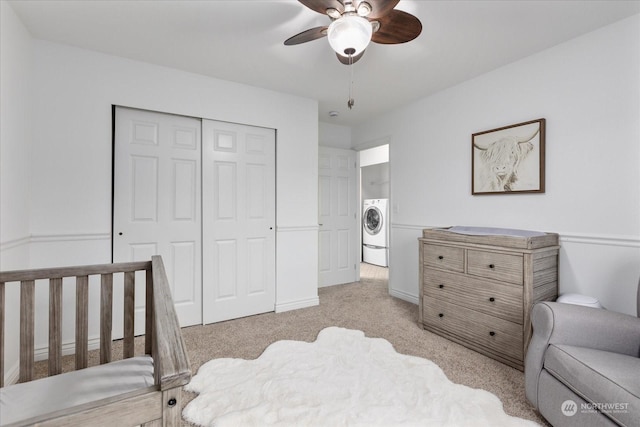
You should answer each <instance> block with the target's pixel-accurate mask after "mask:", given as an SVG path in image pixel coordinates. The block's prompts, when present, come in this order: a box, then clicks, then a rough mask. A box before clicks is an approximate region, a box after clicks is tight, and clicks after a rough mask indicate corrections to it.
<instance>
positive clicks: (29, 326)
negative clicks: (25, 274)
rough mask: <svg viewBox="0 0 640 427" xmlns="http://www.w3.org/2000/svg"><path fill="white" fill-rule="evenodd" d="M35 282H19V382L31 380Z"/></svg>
mask: <svg viewBox="0 0 640 427" xmlns="http://www.w3.org/2000/svg"><path fill="white" fill-rule="evenodd" d="M35 294H36V293H35V282H34V281H33V280H24V281H22V282H20V376H19V382H21V383H24V382H28V381H31V378H32V377H33V356H34V333H33V330H34V319H35V312H34V308H33V307H34V305H35Z"/></svg>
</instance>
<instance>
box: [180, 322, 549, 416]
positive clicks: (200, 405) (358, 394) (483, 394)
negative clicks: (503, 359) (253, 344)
mask: <svg viewBox="0 0 640 427" xmlns="http://www.w3.org/2000/svg"><path fill="white" fill-rule="evenodd" d="M185 389H186V390H188V391H193V392H196V393H199V396H197V397H196V398H195V399H194V400H193V401H191V402H190V403H189V404H188V405H187V406H186V407H185V408H184V411H183V416H184V418H185V419H186V420H188V421H190V422H192V423H195V424H200V425H204V426H216V427H223V426H242V427H245V426H271V425H273V426H296V427H297V426H332V427H333V426H452V427H453V426H455V427H460V426H474V427H476V426H492V427H493V426H536V425H537V424H536V423H533V422H531V421H526V420H523V419H520V418H515V417H511V416H509V415H507V414H506V413H505V412H504V411H503V409H502V403H501V402H500V400H499V399H498V398H497V397H496V396H495V395H493V394H491V393H489V392H487V391H484V390H480V389H472V388H469V387H467V386H463V385H459V384H454V383H452V382H451V381H449V380H448V379H447V377H446V376H445V374H444V372H442V370H441V369H440V368H439V367H438V366H437V365H436V364H435V363H433V362H431V361H429V360H427V359H422V358H419V357H414V356H407V355H403V354H400V353H397V352H396V351H395V350H394V348H393V347H392V345H391V344H390V343H389V342H388V341H386V340H384V339H381V338H367V337H365V336H364V333H363V332H361V331H355V330H350V329H343V328H336V327H331V328H326V329H324V330H322V331H321V332H320V334H318V338H317V340H316V341H315V342H313V343H307V342H300V341H278V342H276V343H273V344H271V345H270V346H269V347H268V348H267V349H266V350H265V351H264V353H262V355H261V356H260V357H259V358H258V359H256V360H243V359H214V360H211V361H209V362H207V363H205V364H204V365H202V366H201V367H200V369H199V370H198V374H197V375H195V376H194V377H193V379H192V380H191V383H189V384H188V385H186V386H185Z"/></svg>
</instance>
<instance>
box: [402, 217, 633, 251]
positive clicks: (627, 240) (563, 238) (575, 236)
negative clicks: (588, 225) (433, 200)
mask: <svg viewBox="0 0 640 427" xmlns="http://www.w3.org/2000/svg"><path fill="white" fill-rule="evenodd" d="M450 226H451V224H448V225H420V224H402V223H395V222H393V223H391V228H396V229H401V230H416V231H422V230H423V229H425V228H443V227H450ZM553 232H554V233H558V234H559V236H560V243H563V242H564V243H581V244H585V245H605V246H620V247H629V248H640V236H634V235H617V234H587V233H572V232H562V231H553Z"/></svg>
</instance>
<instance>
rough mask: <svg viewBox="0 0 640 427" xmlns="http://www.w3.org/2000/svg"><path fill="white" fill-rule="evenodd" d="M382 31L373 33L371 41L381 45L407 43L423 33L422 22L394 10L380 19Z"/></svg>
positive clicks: (410, 15)
mask: <svg viewBox="0 0 640 427" xmlns="http://www.w3.org/2000/svg"><path fill="white" fill-rule="evenodd" d="M377 21H378V22H380V29H378V31H376V32H375V33H373V37H371V41H374V42H376V43H380V44H398V43H406V42H408V41H411V40H413V39H415V38H416V37H418V36H419V35H420V33H421V32H422V24H421V23H420V20H419V19H418V18H416V17H415V16H413V15H412V14H410V13H407V12H403V11H402V10H395V9H394V10H392V11H391V12H389V13H388V14H387V15H385V16H383V17H382V18H380V19H377Z"/></svg>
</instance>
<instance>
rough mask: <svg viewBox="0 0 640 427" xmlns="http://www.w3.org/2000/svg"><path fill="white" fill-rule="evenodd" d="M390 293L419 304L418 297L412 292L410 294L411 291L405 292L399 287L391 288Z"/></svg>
mask: <svg viewBox="0 0 640 427" xmlns="http://www.w3.org/2000/svg"><path fill="white" fill-rule="evenodd" d="M389 295H391V296H392V297H396V298H399V299H401V300H404V301H408V302H410V303H412V304H415V305H418V304H419V300H418V297H417V296H416V295H412V294H409V293H407V292H404V291H399V290H397V289H390V290H389Z"/></svg>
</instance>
